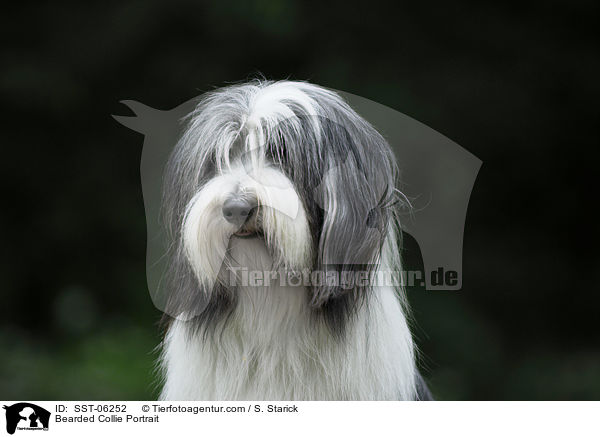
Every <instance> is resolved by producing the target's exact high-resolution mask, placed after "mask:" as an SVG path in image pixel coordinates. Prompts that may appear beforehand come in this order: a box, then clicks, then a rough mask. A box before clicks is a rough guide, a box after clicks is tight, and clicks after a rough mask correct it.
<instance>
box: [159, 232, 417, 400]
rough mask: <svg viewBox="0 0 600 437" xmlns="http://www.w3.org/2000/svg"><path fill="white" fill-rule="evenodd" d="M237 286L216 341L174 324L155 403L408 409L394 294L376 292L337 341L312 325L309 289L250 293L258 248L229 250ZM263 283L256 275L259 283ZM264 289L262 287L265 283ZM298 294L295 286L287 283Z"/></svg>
mask: <svg viewBox="0 0 600 437" xmlns="http://www.w3.org/2000/svg"><path fill="white" fill-rule="evenodd" d="M230 255H231V258H232V260H235V262H236V264H231V267H232V268H233V271H235V272H236V273H238V274H239V273H240V272H242V271H246V274H247V277H244V275H245V274H240V275H238V276H239V277H238V278H237V279H238V280H239V279H241V280H242V284H241V285H238V286H237V287H236V288H235V291H236V300H237V301H236V305H235V308H234V310H233V312H232V313H231V316H230V317H228V318H227V321H224V323H223V324H222V326H220V327H219V329H218V330H217V331H215V334H214V335H209V336H203V335H200V334H199V333H198V331H195V330H194V329H190V327H191V326H192V325H190V324H189V323H186V322H179V321H175V322H174V324H173V325H172V326H171V328H170V330H169V333H168V335H167V337H166V339H165V345H164V352H163V366H164V368H165V370H166V383H165V387H164V389H163V392H162V395H161V398H162V399H181V400H183V399H203V400H210V399H220V400H241V399H254V400H276V399H281V400H285V399H290V400H291V399H296V400H328V399H329V400H336V399H337V400H344V399H345V400H369V399H411V398H412V397H413V396H414V391H415V388H414V372H415V367H414V356H413V346H412V339H411V336H410V332H409V330H408V326H407V324H406V320H405V319H404V316H403V313H402V310H401V307H400V304H399V302H398V300H397V296H396V295H395V291H394V290H393V289H391V288H381V289H378V290H377V291H376V294H375V295H373V296H372V299H370V301H369V302H368V304H365V305H362V306H361V307H360V309H359V310H358V311H357V313H356V316H355V317H354V318H353V320H352V322H351V323H349V325H348V326H347V329H346V334H345V336H344V338H343V339H336V338H335V337H334V336H332V335H331V332H330V331H329V330H328V329H329V328H328V327H327V326H326V324H325V323H324V321H323V320H322V319H319V318H318V317H314V314H313V313H312V310H311V309H310V305H309V304H308V292H307V289H306V288H304V287H302V286H299V285H292V286H290V285H289V284H288V285H285V284H284V285H282V284H281V282H280V281H279V280H277V281H271V282H270V283H269V284H268V285H263V286H260V285H257V283H256V279H257V277H256V275H255V277H254V281H253V283H252V284H250V283H246V282H244V281H251V278H250V274H251V273H250V272H252V271H258V272H263V271H264V272H268V271H270V269H272V267H273V266H272V260H271V257H270V256H269V254H268V250H267V249H266V247H265V245H264V243H262V241H261V240H259V239H257V240H240V241H238V242H234V244H232V246H231V251H230ZM258 276H260V275H258ZM263 279H264V278H263ZM294 284H296V283H294Z"/></svg>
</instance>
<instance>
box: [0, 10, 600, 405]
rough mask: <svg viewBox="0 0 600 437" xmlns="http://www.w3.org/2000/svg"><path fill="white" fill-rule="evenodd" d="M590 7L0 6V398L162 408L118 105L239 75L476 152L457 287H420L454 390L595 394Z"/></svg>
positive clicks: (432, 371) (186, 95)
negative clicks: (303, 86) (299, 86)
mask: <svg viewBox="0 0 600 437" xmlns="http://www.w3.org/2000/svg"><path fill="white" fill-rule="evenodd" d="M596 5H597V3H595V2H592V1H537V2H527V1H526V2H519V3H517V4H515V5H510V4H507V3H505V2H497V3H482V2H476V1H473V2H468V1H461V2H457V1H452V2H440V3H428V2H410V3H403V4H400V3H395V2H394V3H389V4H384V3H380V2H377V1H363V2H354V3H352V2H303V1H299V0H296V1H289V2H279V1H275V0H260V1H256V0H255V1H237V2H230V1H222V2H217V1H215V2H211V3H208V2H191V1H180V0H175V1H171V2H157V1H154V0H144V1H141V0H138V1H104V2H98V3H91V2H72V3H67V2H49V3H47V4H39V5H32V4H29V5H27V4H19V5H17V4H13V5H12V6H11V9H10V10H7V9H5V10H4V11H3V13H2V14H1V15H0V28H1V29H2V30H1V31H2V41H3V42H2V45H3V47H2V52H1V62H2V64H1V69H0V98H1V100H0V105H1V114H2V122H3V123H2V125H3V127H2V129H1V130H0V138H1V144H2V161H1V162H2V181H1V183H2V202H1V205H2V207H1V208H2V209H1V211H2V212H1V214H0V225H1V226H0V229H1V232H2V250H1V251H0V253H1V256H2V259H1V263H0V275H1V280H0V287H1V301H2V303H1V306H0V313H1V314H0V357H1V358H0V399H148V398H152V397H154V396H156V384H155V383H154V381H155V380H156V379H155V377H154V376H153V374H152V371H153V360H154V359H155V358H156V354H155V353H154V352H153V348H154V347H155V346H156V345H157V343H158V341H159V331H158V328H157V326H156V321H157V320H158V318H159V316H160V313H159V311H158V310H156V309H155V308H154V307H153V306H152V304H151V301H150V298H149V294H148V291H147V288H146V283H145V280H146V279H145V244H146V233H145V221H144V220H145V219H144V210H143V201H142V195H141V187H140V175H139V161H140V152H141V145H142V137H141V135H139V134H136V133H134V132H132V131H129V130H128V129H126V128H124V127H122V126H120V125H119V124H117V123H116V122H115V121H114V120H113V119H112V118H111V117H110V114H113V113H116V114H127V110H126V109H125V108H124V107H122V106H121V105H120V104H119V103H118V102H119V100H122V99H133V100H139V101H141V102H144V103H145V104H148V105H149V106H152V107H156V108H161V109H168V108H171V107H174V106H176V105H178V104H180V103H182V102H184V101H187V100H188V99H190V98H192V97H194V96H196V95H198V94H200V93H201V92H203V91H205V90H208V89H211V88H212V87H214V86H220V85H224V84H226V83H228V82H233V81H239V80H242V79H244V78H248V77H252V76H254V75H256V73H257V72H261V73H263V74H264V75H265V76H266V77H267V78H273V79H281V78H292V79H308V80H310V81H312V82H315V83H317V84H320V85H324V86H328V87H332V88H336V89H340V90H344V91H348V92H351V93H354V94H358V95H361V96H364V97H367V98H369V99H371V100H374V101H377V102H380V103H382V104H385V105H387V106H389V107H391V108H394V109H396V110H398V111H401V112H403V113H405V114H407V115H410V116H411V117H414V118H416V119H417V120H419V121H421V122H423V123H425V124H427V125H428V126H430V127H432V128H434V129H436V130H437V131H439V132H441V133H443V134H444V135H446V136H448V137H449V138H451V139H453V140H454V141H456V142H457V143H459V144H460V145H462V146H463V147H465V148H466V149H468V150H469V151H471V152H472V153H473V154H475V155H476V156H478V157H479V158H480V159H481V160H482V161H483V167H482V169H481V171H480V173H479V177H478V179H477V182H476V185H475V188H474V190H473V194H472V197H471V201H470V206H469V212H468V216H467V223H466V231H465V240H464V281H463V283H464V288H463V290H462V291H461V292H424V291H422V290H421V291H418V290H413V291H411V292H410V295H409V298H410V300H411V303H412V304H413V307H414V313H415V318H416V322H417V324H416V326H415V335H416V337H417V340H418V344H419V345H420V347H421V349H422V351H423V355H424V359H423V366H424V374H425V376H426V378H427V379H428V381H429V382H430V385H431V388H432V391H433V392H434V394H435V395H436V397H438V398H439V399H598V398H600V348H599V343H598V340H599V337H600V336H599V329H598V313H599V309H600V294H599V293H598V287H597V283H596V281H597V277H598V274H597V265H598V261H599V260H598V248H597V244H596V239H597V236H598V231H597V218H596V213H595V212H594V211H595V208H596V203H597V201H598V195H597V192H596V191H595V190H594V184H595V179H596V178H597V170H596V169H597V160H596V158H595V156H594V154H595V153H596V149H597V148H598V147H599V141H598V137H599V135H598V129H597V122H598V110H597V105H598V101H599V99H598V97H599V92H598V91H599V86H598V76H599V73H600V68H599V67H600V65H599V58H598V55H597V54H598V47H597V45H596V44H595V43H594V41H593V39H592V33H593V31H594V30H595V29H594V27H595V26H597V22H598V7H597V6H596Z"/></svg>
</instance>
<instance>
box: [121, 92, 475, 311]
mask: <svg viewBox="0 0 600 437" xmlns="http://www.w3.org/2000/svg"><path fill="white" fill-rule="evenodd" d="M337 93H338V94H339V95H341V96H342V98H344V100H346V102H347V103H349V104H350V106H351V107H352V108H353V109H354V110H355V111H356V112H358V113H359V114H360V115H361V116H362V117H363V118H365V119H366V120H368V121H369V122H370V123H371V124H372V125H373V126H376V127H377V129H378V131H379V132H380V133H381V134H382V135H383V136H384V137H385V139H386V140H387V142H388V143H389V145H390V147H391V149H392V151H393V152H394V155H395V158H396V161H397V163H398V166H399V170H400V180H401V181H402V184H403V185H402V186H401V187H397V188H399V189H400V190H401V191H402V193H403V194H402V195H401V196H400V197H401V198H402V199H401V200H402V201H403V202H404V201H405V203H406V206H407V207H406V208H402V209H401V212H400V214H401V216H400V222H401V228H402V231H403V232H406V233H408V234H410V235H411V236H412V237H413V238H414V239H415V240H416V242H417V244H418V245H419V248H420V251H421V255H422V259H423V269H424V271H423V285H424V286H425V288H426V289H427V290H459V289H461V287H462V243H463V233H464V224H465V219H466V213H467V207H468V202H469V198H470V194H471V190H472V188H473V185H474V183H475V179H476V177H477V173H478V171H479V168H480V166H481V161H480V160H479V159H477V158H476V157H475V156H474V155H472V154H471V153H469V152H468V151H467V150H465V149H463V148H462V147H460V146H459V145H458V144H456V143H454V142H452V141H451V140H449V139H448V138H446V137H444V136H443V135H441V134H440V133H438V132H436V131H435V130H433V129H431V128H429V127H427V126H425V125H423V124H422V123H419V122H418V121H416V120H414V119H412V118H410V117H408V116H406V115H404V114H402V113H399V112H397V111H394V110H392V109H391V108H388V107H385V106H383V105H380V104H377V103H375V102H372V101H370V100H367V99H364V98H361V97H358V96H355V95H352V94H348V93H344V92H340V91H337ZM122 103H124V104H125V105H126V106H128V107H129V108H130V109H131V110H132V111H133V112H134V113H135V116H114V118H115V119H116V120H117V121H119V122H120V123H121V124H123V125H125V126H126V127H129V128H130V129H132V130H134V131H136V132H139V133H142V134H143V135H144V147H143V150H142V158H141V179H142V191H143V196H144V205H145V210H146V221H147V231H148V241H147V244H148V246H147V279H148V285H149V290H150V294H151V297H152V299H153V302H154V304H155V305H156V306H157V307H158V308H160V309H161V310H164V309H165V308H166V307H167V294H166V293H165V292H164V290H162V288H161V287H163V284H164V273H165V262H164V259H165V257H164V254H165V253H166V249H167V248H168V247H169V246H170V242H169V241H168V239H167V237H166V235H165V232H164V230H163V226H162V223H161V220H160V208H161V193H162V186H161V184H162V181H163V174H164V171H165V166H166V164H167V161H168V159H169V156H170V154H171V152H172V150H173V148H174V146H175V145H176V143H177V141H178V139H179V138H180V137H181V135H182V134H183V133H184V130H185V128H186V125H185V123H182V120H185V119H186V118H185V117H186V116H187V115H188V114H190V113H192V112H193V111H194V109H195V108H196V106H197V104H198V100H197V99H193V100H190V101H188V102H186V103H183V104H182V105H180V106H178V107H176V108H174V109H171V110H166V111H161V110H156V109H152V108H150V107H147V106H145V105H143V104H141V103H137V102H133V101H124V102H122ZM360 158H361V161H362V162H364V157H360ZM354 159H355V158H354V157H353V156H338V157H337V162H330V163H331V166H330V171H329V172H327V173H326V174H324V177H323V180H322V181H321V185H319V186H315V187H314V189H315V190H320V191H325V190H324V189H323V188H324V187H325V188H326V187H327V185H328V180H333V181H334V182H335V183H329V185H331V186H335V187H338V188H349V185H350V184H349V183H346V184H345V181H344V178H343V175H346V174H350V173H351V172H349V171H345V170H344V168H345V167H347V166H350V167H352V166H354V167H358V163H357V162H355V160H354ZM383 170H384V169H381V171H382V173H383ZM362 171H363V172H365V171H366V172H369V173H368V174H365V177H366V180H367V181H368V182H371V181H372V180H373V177H374V175H375V177H377V171H376V169H374V168H363V169H362ZM248 173H249V176H250V177H252V175H251V174H250V172H248ZM353 174H358V173H357V172H354V173H353ZM340 175H341V176H340ZM357 177H358V178H360V177H362V176H361V175H358V176H357ZM361 181H362V179H361ZM349 182H352V183H355V182H357V179H356V178H354V179H353V180H352V181H349ZM359 182H360V181H359ZM363 182H364V181H363ZM362 186H363V188H364V190H362V191H361V192H360V193H359V192H355V193H353V195H354V196H363V195H364V194H366V193H367V191H365V190H371V191H368V193H369V194H370V195H371V198H369V199H365V201H364V202H363V203H364V204H363V205H361V213H362V212H364V213H365V214H366V215H367V217H366V219H365V220H366V223H367V226H366V227H365V229H364V232H363V233H364V235H362V234H361V235H359V237H360V239H362V241H366V240H369V239H370V238H371V237H370V236H372V238H373V239H375V238H377V235H378V233H380V232H381V230H380V229H377V227H376V226H373V224H376V223H377V212H378V208H377V202H379V201H386V199H387V198H389V197H393V196H389V195H388V194H389V193H388V190H390V189H391V190H395V189H396V187H388V186H387V185H386V184H383V185H382V187H379V186H377V187H372V186H371V185H370V184H366V183H365V184H363V185H362ZM272 189H273V190H274V191H277V190H279V191H280V193H279V194H281V195H280V196H278V197H287V196H286V194H285V188H284V189H281V187H272ZM396 197H398V196H396ZM317 199H318V198H317ZM367 200H368V201H367ZM326 201H327V199H325V198H322V199H321V203H320V205H319V207H320V208H321V209H323V210H325V211H327V208H328V206H327V203H326ZM281 203H282V204H283V203H284V202H281ZM369 207H370V210H369V211H367V209H369ZM363 210H364V211H363ZM283 212H284V213H285V214H287V215H293V214H294V213H295V210H294V209H292V210H290V211H287V212H286V211H283ZM332 241H333V242H334V243H335V239H332ZM356 244H360V241H358V242H357V243H356ZM358 248H359V249H360V246H359V247H358ZM330 253H333V254H335V255H336V257H335V258H339V255H340V254H341V253H342V252H341V251H333V252H330ZM355 253H356V254H359V255H360V251H356V252H355ZM335 258H334V259H330V260H327V261H328V262H330V263H333V264H336V263H337V262H338V261H340V260H339V259H335ZM359 258H360V256H359ZM341 261H342V262H343V263H344V264H348V257H347V256H342V257H341ZM441 272H442V273H441ZM440 273H441V276H440ZM447 273H451V275H447Z"/></svg>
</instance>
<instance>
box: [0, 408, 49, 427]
mask: <svg viewBox="0 0 600 437" xmlns="http://www.w3.org/2000/svg"><path fill="white" fill-rule="evenodd" d="M3 408H4V409H5V410H6V432H8V433H9V434H14V433H15V431H16V430H48V425H49V423H50V412H49V411H48V410H46V409H44V408H42V407H39V406H37V405H35V404H30V403H28V402H19V403H18V404H13V405H10V406H6V405H5V406H4V407H3Z"/></svg>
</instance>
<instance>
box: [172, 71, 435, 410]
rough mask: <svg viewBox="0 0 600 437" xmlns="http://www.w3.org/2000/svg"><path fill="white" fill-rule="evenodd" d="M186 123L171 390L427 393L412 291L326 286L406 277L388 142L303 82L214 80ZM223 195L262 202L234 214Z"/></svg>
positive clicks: (213, 395) (176, 177) (177, 395)
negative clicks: (346, 279) (411, 322)
mask: <svg viewBox="0 0 600 437" xmlns="http://www.w3.org/2000/svg"><path fill="white" fill-rule="evenodd" d="M187 123H188V125H187V130H186V132H185V134H184V135H183V137H182V138H181V140H180V141H179V143H178V144H177V146H176V148H175V150H174V152H173V154H172V156H171V158H170V161H169V164H168V166H167V172H166V177H165V189H164V211H165V218H166V223H167V228H168V231H169V235H170V238H171V239H172V242H173V247H172V250H171V253H170V254H169V255H170V260H171V261H170V262H171V270H170V275H169V284H170V298H169V307H168V309H167V313H168V314H170V315H171V316H173V317H172V318H171V319H170V321H169V322H168V326H167V332H166V335H165V339H164V342H163V353H162V360H161V365H162V369H163V371H164V388H163V391H162V394H161V399H164V400H170V399H173V400H175V399H176V400H245V399H253V400H377V399H382V400H383V399H387V400H393V399H407V400H408V399H411V400H412V399H421V398H428V397H429V395H428V392H427V390H426V387H425V386H424V384H423V382H422V380H421V378H420V376H419V373H418V371H417V368H416V365H415V346H414V344H413V340H412V338H411V334H410V331H409V327H408V324H407V316H406V314H407V307H406V302H405V299H404V295H403V290H402V288H401V287H397V286H389V285H384V286H381V285H374V284H372V283H371V282H370V281H368V280H367V281H366V282H365V281H362V282H360V281H358V282H355V283H352V284H351V286H347V285H346V286H344V284H341V283H340V282H339V281H338V282H336V281H333V282H331V281H329V280H323V278H339V277H341V276H343V275H344V274H351V275H358V276H359V275H363V276H362V277H363V278H364V277H367V278H373V277H376V276H377V274H378V273H381V272H384V271H400V270H401V267H400V257H399V250H398V234H399V232H398V229H397V223H398V221H397V208H398V205H399V204H400V202H401V201H402V197H401V196H399V193H398V192H397V191H396V189H395V185H396V182H397V180H396V179H397V168H396V163H395V159H394V156H393V154H392V152H391V150H390V147H389V145H388V144H387V142H386V141H385V140H384V138H383V137H382V136H381V135H380V134H379V133H378V132H377V131H376V130H375V129H374V128H373V127H372V126H371V125H370V124H369V123H367V122H366V121H365V120H364V119H362V118H361V117H360V116H359V115H358V114H357V113H356V112H355V111H354V110H352V109H351V108H350V107H349V106H348V105H347V104H346V103H345V102H344V101H343V100H342V99H341V98H340V97H339V96H338V95H337V94H336V93H334V92H332V91H329V90H326V89H324V88H321V87H318V86H315V85H311V84H308V83H304V82H289V81H283V82H268V81H254V82H250V83H245V84H241V85H235V86H230V87H226V88H222V89H218V90H216V91H214V92H211V93H209V94H208V95H207V96H206V97H204V98H203V99H202V100H201V101H200V102H199V104H198V106H197V108H196V109H195V111H193V113H191V114H190V115H189V117H188V119H187ZM228 202H229V203H232V202H234V203H235V202H237V203H239V204H241V205H248V206H249V207H250V209H251V210H250V211H249V212H248V211H243V213H244V214H245V213H248V214H247V215H243V217H242V220H241V221H238V222H235V221H232V220H231V219H230V216H228V215H227V214H229V213H228V212H226V211H225V206H224V205H227V204H228ZM266 271H268V272H278V273H279V274H281V276H279V277H278V279H274V280H272V281H266V280H265V278H264V277H262V279H261V280H259V281H258V282H257V281H254V283H249V281H248V276H249V275H250V276H251V275H252V274H253V273H252V272H266ZM246 273H248V275H245V274H246ZM290 274H291V276H290ZM294 274H296V275H297V276H294ZM244 275H245V276H244ZM286 275H287V276H286ZM319 275H321V276H319ZM358 276H356V277H358ZM282 277H287V278H295V280H294V281H292V280H289V281H283V282H282V281H280V279H281V278H282ZM298 278H304V280H299V279H298ZM306 278H310V281H309V282H308V283H307V282H306V281H305V279H306ZM314 278H321V280H317V281H315V280H314ZM284 282H285V283H284Z"/></svg>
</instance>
